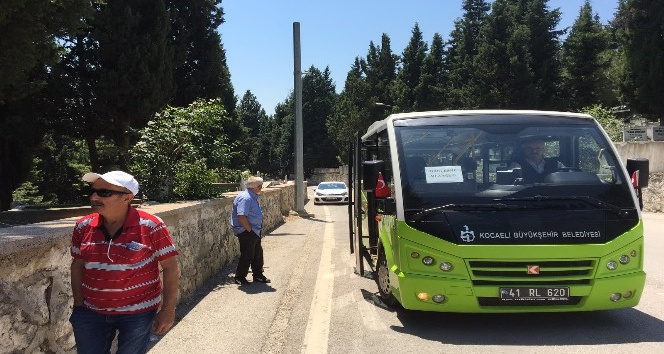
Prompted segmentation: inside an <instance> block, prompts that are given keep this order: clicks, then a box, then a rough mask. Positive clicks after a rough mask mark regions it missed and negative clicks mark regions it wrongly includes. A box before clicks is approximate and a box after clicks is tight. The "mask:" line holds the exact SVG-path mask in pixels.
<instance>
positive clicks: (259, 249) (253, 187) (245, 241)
mask: <svg viewBox="0 0 664 354" xmlns="http://www.w3.org/2000/svg"><path fill="white" fill-rule="evenodd" d="M246 187H247V189H246V190H244V191H242V192H241V193H240V194H238V195H237V197H235V200H234V201H233V212H232V213H231V226H232V227H233V233H234V234H235V236H237V239H238V241H239V242H240V259H239V261H238V263H237V269H236V271H235V283H236V284H238V285H248V284H251V283H249V281H248V280H247V274H248V273H249V266H251V272H252V275H253V277H254V281H255V282H260V283H269V282H270V279H268V278H266V277H265V275H263V246H261V238H262V237H263V210H262V208H261V206H260V204H259V203H258V196H259V195H260V193H261V190H262V189H263V179H262V178H261V177H256V176H251V177H249V178H248V179H247V183H246Z"/></svg>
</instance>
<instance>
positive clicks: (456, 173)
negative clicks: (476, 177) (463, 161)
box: [424, 166, 463, 183]
mask: <svg viewBox="0 0 664 354" xmlns="http://www.w3.org/2000/svg"><path fill="white" fill-rule="evenodd" d="M424 172H425V173H426V177H427V183H457V182H463V173H462V172H461V166H434V167H425V168H424Z"/></svg>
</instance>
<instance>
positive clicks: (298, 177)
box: [293, 22, 306, 213]
mask: <svg viewBox="0 0 664 354" xmlns="http://www.w3.org/2000/svg"><path fill="white" fill-rule="evenodd" d="M293 55H294V59H295V61H294V63H295V70H294V71H293V78H294V80H295V208H296V209H295V211H296V212H298V213H306V212H305V211H304V192H305V191H304V165H303V162H302V160H304V157H303V153H302V151H303V147H302V145H303V143H302V140H303V139H302V67H301V63H300V61H301V53H300V23H299V22H293Z"/></svg>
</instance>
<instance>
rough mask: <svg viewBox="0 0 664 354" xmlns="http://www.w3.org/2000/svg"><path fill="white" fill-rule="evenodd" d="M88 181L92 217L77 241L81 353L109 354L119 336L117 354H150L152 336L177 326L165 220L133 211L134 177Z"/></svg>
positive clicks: (79, 228)
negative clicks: (148, 349) (148, 350)
mask: <svg viewBox="0 0 664 354" xmlns="http://www.w3.org/2000/svg"><path fill="white" fill-rule="evenodd" d="M83 180H84V181H86V182H88V183H90V184H91V187H92V189H91V190H90V204H91V205H92V211H93V213H92V214H90V215H87V216H85V217H82V218H81V219H79V220H78V221H77V222H76V227H75V228H74V233H73V236H72V245H71V255H72V257H73V261H72V265H71V287H72V293H73V297H74V309H73V312H72V315H71V318H70V322H71V324H72V326H73V328H74V337H75V339H76V349H77V352H78V353H79V354H83V353H108V352H109V350H110V348H111V344H112V342H113V340H114V338H115V335H116V333H118V351H117V353H118V354H120V353H145V352H146V351H147V345H148V342H149V338H150V330H153V331H154V332H155V333H157V334H163V333H165V332H166V331H168V330H169V329H170V328H171V326H172V325H173V322H174V321H175V305H176V302H177V295H178V283H179V279H180V271H179V269H178V263H177V254H178V252H177V250H176V249H175V246H174V245H173V240H172V239H171V236H170V234H169V232H168V229H167V228H166V224H164V222H163V221H162V220H161V219H160V218H159V217H157V216H154V215H150V214H148V213H146V212H144V211H142V210H138V209H136V208H134V207H133V206H131V201H132V199H133V198H134V195H136V194H137V193H138V182H137V181H136V179H134V177H133V176H131V175H130V174H128V173H126V172H122V171H112V172H108V173H105V174H103V175H99V174H96V173H86V174H85V175H84V176H83ZM160 268H161V270H162V272H163V274H162V277H161V278H160ZM162 282H163V287H162Z"/></svg>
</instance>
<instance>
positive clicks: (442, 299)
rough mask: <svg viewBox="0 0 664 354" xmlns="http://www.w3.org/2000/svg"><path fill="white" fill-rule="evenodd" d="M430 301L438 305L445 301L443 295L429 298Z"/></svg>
mask: <svg viewBox="0 0 664 354" xmlns="http://www.w3.org/2000/svg"><path fill="white" fill-rule="evenodd" d="M431 300H433V302H435V303H437V304H440V303H441V302H443V301H445V295H441V294H436V295H434V296H432V297H431Z"/></svg>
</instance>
